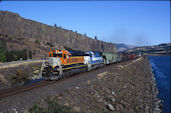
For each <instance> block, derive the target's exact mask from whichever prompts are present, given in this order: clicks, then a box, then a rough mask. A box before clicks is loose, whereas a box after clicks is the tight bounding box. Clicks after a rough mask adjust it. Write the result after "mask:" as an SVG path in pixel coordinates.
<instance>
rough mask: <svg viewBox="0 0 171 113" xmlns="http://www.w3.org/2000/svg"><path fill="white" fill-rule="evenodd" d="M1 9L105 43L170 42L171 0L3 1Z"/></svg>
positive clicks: (138, 44)
mask: <svg viewBox="0 0 171 113" xmlns="http://www.w3.org/2000/svg"><path fill="white" fill-rule="evenodd" d="M0 10H4V11H11V12H14V13H18V14H19V15H20V16H22V17H24V18H26V19H31V20H35V21H38V22H41V23H44V24H47V25H51V26H53V25H54V24H55V23H56V24H57V26H61V27H62V28H65V29H69V30H73V31H77V32H78V33H81V34H84V33H86V35H87V36H89V37H90V38H94V37H95V36H97V39H98V40H102V41H106V42H112V43H125V44H130V45H136V46H148V45H157V44H160V43H170V1H2V2H0Z"/></svg>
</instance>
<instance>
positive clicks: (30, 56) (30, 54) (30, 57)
mask: <svg viewBox="0 0 171 113" xmlns="http://www.w3.org/2000/svg"><path fill="white" fill-rule="evenodd" d="M29 59H32V51H29Z"/></svg>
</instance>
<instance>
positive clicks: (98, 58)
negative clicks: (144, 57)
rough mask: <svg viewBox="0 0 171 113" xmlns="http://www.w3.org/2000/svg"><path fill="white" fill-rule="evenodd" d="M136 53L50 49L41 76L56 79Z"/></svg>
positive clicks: (131, 57)
mask: <svg viewBox="0 0 171 113" xmlns="http://www.w3.org/2000/svg"><path fill="white" fill-rule="evenodd" d="M136 57H137V56H136V55H133V54H131V55H127V54H124V55H123V54H117V53H101V52H99V51H86V52H83V51H78V50H51V51H50V52H49V61H48V62H45V63H43V64H42V68H41V74H42V78H44V79H48V80H58V79H60V78H63V77H64V76H68V75H72V74H74V73H79V72H83V71H90V70H92V69H96V68H99V67H102V66H103V65H107V64H111V63H115V62H119V61H125V60H127V59H133V58H136Z"/></svg>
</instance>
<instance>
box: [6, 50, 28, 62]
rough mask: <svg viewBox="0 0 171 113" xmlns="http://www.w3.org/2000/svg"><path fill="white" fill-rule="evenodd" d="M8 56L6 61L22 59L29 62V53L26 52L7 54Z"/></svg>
mask: <svg viewBox="0 0 171 113" xmlns="http://www.w3.org/2000/svg"><path fill="white" fill-rule="evenodd" d="M5 56H6V61H7V62H10V61H16V60H20V58H22V59H23V60H27V52H26V50H21V51H10V52H8V51H7V52H6V53H5Z"/></svg>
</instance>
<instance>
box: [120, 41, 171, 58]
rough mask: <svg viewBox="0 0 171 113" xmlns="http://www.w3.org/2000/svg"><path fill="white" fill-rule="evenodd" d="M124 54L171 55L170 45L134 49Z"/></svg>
mask: <svg viewBox="0 0 171 113" xmlns="http://www.w3.org/2000/svg"><path fill="white" fill-rule="evenodd" d="M123 52H126V53H140V52H141V53H142V54H144V55H171V43H163V44H159V45H152V46H142V47H135V48H133V49H130V50H125V51H123Z"/></svg>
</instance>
